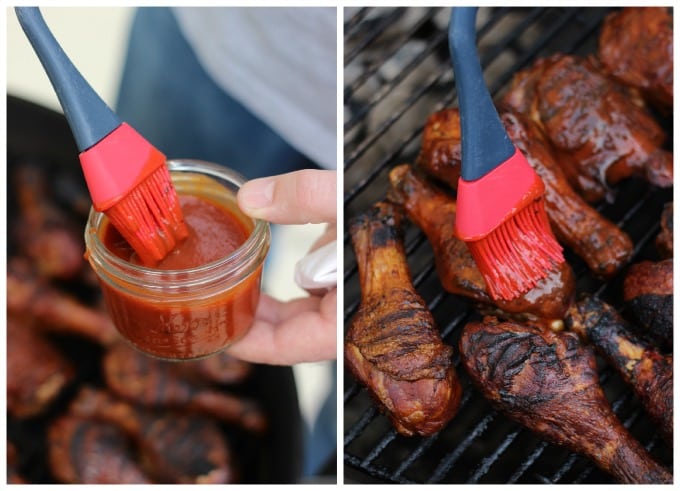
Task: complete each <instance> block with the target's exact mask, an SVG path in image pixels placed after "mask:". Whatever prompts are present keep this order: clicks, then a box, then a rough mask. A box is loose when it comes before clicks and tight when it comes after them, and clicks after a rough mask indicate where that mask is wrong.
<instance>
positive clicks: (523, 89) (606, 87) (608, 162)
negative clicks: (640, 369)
mask: <svg viewBox="0 0 680 491" xmlns="http://www.w3.org/2000/svg"><path fill="white" fill-rule="evenodd" d="M640 104H642V102H640ZM502 105H503V106H504V107H508V108H510V109H512V110H513V111H515V112H518V113H521V114H525V115H527V116H529V117H530V118H531V119H533V120H534V121H535V122H536V123H537V124H538V126H539V128H540V129H541V131H543V133H544V134H545V135H546V137H547V139H548V141H549V142H550V144H551V145H552V146H553V148H554V150H555V156H556V157H557V161H558V162H559V163H560V166H561V167H562V169H563V171H564V173H565V175H566V176H567V179H569V182H570V183H571V184H572V186H573V187H574V189H576V190H577V191H578V192H579V193H580V194H581V196H583V197H584V199H585V200H586V201H588V202H591V203H592V202H595V201H598V200H600V199H602V198H604V197H608V198H610V197H611V193H610V188H609V185H614V184H616V183H618V182H619V181H621V180H622V179H625V178H627V177H630V176H633V175H637V176H640V177H644V178H645V179H647V180H648V181H649V182H650V183H652V184H654V185H657V186H660V187H671V186H672V185H673V155H672V154H671V153H669V152H667V151H665V150H663V149H661V148H660V145H661V144H662V143H663V141H664V140H665V138H666V136H665V134H664V132H663V130H662V129H661V127H660V126H659V125H658V124H657V123H656V121H655V120H654V119H653V118H652V117H651V116H650V115H649V114H648V113H647V112H646V111H645V110H644V108H642V107H640V105H638V104H636V103H635V102H634V100H633V96H632V95H631V94H630V92H629V91H628V92H627V91H626V90H624V88H622V87H620V86H619V85H618V84H616V83H615V82H614V81H612V80H610V79H608V78H607V77H606V76H605V75H603V74H602V73H600V72H599V70H598V67H597V65H596V62H595V61H594V60H593V59H592V58H579V57H576V56H571V55H563V54H557V55H553V56H552V57H550V58H547V59H542V60H539V61H538V62H537V63H535V64H534V65H533V66H532V67H530V68H528V69H526V70H524V71H522V72H519V73H518V74H516V75H515V77H514V79H513V81H512V84H511V87H510V89H509V91H508V92H507V93H506V94H505V96H504V98H503V101H502Z"/></svg>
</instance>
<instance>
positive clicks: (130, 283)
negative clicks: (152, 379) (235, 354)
mask: <svg viewBox="0 0 680 491" xmlns="http://www.w3.org/2000/svg"><path fill="white" fill-rule="evenodd" d="M168 168H169V170H170V175H171V178H172V182H173V184H174V186H175V188H176V189H177V193H178V194H179V195H180V196H181V195H192V196H196V197H198V198H204V199H205V200H206V201H209V202H211V203H214V204H216V205H218V206H219V207H220V208H223V209H224V210H225V211H226V212H228V213H230V214H231V215H233V217H235V218H236V219H238V221H239V222H240V223H241V224H242V225H243V226H244V227H245V228H246V230H247V232H248V234H249V235H248V238H247V239H246V240H245V242H244V243H243V244H241V245H240V246H239V247H238V248H237V249H236V250H235V251H233V252H232V253H231V254H228V255H227V256H225V257H222V258H220V259H217V260H215V261H212V262H209V263H207V264H203V265H200V266H197V267H192V268H188V269H175V270H161V269H154V268H148V267H144V266H140V265H137V264H133V263H132V262H130V261H127V260H124V259H122V258H121V257H119V256H118V255H116V254H114V253H113V252H112V251H111V250H109V248H108V247H107V246H106V244H105V241H104V234H105V232H106V229H107V227H110V226H111V225H110V224H109V223H108V219H107V218H106V216H105V215H104V214H103V213H100V212H97V211H95V210H94V209H92V210H91V211H90V216H89V219H88V223H87V227H86V230H85V244H86V248H87V253H86V256H87V259H88V261H89V262H90V265H91V266H92V268H93V269H94V271H95V273H96V274H97V277H98V278H99V283H100V285H101V287H102V290H103V293H104V299H105V302H106V306H107V309H108V312H109V314H110V315H111V318H112V320H113V322H114V324H115V326H116V328H117V329H118V331H119V332H120V334H121V335H122V336H123V337H124V338H125V339H126V340H127V341H129V342H130V343H131V344H132V345H133V346H134V347H135V348H137V349H138V350H140V351H143V352H145V353H147V354H149V355H151V356H154V357H157V358H163V359H168V360H191V359H196V358H201V357H205V356H208V355H211V354H214V353H216V352H218V351H220V350H222V349H223V348H225V347H227V346H229V345H230V344H231V343H233V342H234V341H236V340H238V339H240V338H241V337H243V335H244V334H245V333H246V332H247V331H248V330H249V329H250V326H251V325H252V323H253V319H254V317H255V309H256V307H257V303H258V301H259V297H260V283H261V277H262V266H263V263H264V259H265V257H266V255H267V252H268V251H269V243H270V231H269V224H268V223H267V222H264V221H262V220H255V219H252V218H250V217H248V216H246V215H244V214H243V213H242V212H241V211H240V209H239V208H238V206H237V204H236V193H237V191H238V189H239V188H240V187H241V185H243V183H244V182H245V178H244V177H242V176H241V175H239V174H238V173H236V172H234V171H233V170H231V169H228V168H226V167H223V166H219V165H215V164H212V163H208V162H202V161H198V160H170V161H168Z"/></svg>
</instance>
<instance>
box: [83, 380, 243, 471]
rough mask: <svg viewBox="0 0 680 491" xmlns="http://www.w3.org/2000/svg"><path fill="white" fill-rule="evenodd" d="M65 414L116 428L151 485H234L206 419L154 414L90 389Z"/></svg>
mask: <svg viewBox="0 0 680 491" xmlns="http://www.w3.org/2000/svg"><path fill="white" fill-rule="evenodd" d="M70 413H71V414H72V415H74V416H79V417H81V418H88V419H92V420H95V421H101V422H104V423H109V424H112V425H115V426H116V427H118V428H120V429H121V430H122V431H123V432H124V433H125V435H126V436H127V437H128V438H130V439H131V440H132V441H133V442H134V443H135V444H136V446H137V448H138V450H139V452H140V455H141V457H140V460H141V462H143V464H144V470H145V471H146V472H147V474H148V475H150V476H152V477H153V480H154V481H156V482H161V483H177V484H224V483H229V482H233V480H234V477H235V476H234V471H233V469H232V461H231V451H230V449H229V447H228V446H227V443H226V442H225V441H224V439H223V438H222V433H221V431H220V428H219V426H218V425H217V424H216V423H215V422H213V421H212V420H211V419H206V418H203V417H201V416H189V415H180V414H173V413H170V412H167V413H164V414H156V413H154V412H152V411H149V410H145V409H143V408H138V407H135V406H133V405H131V404H128V403H127V402H124V401H122V400H120V399H116V398H115V397H113V396H111V395H110V394H108V393H106V392H103V391H98V390H94V389H90V388H84V389H81V391H80V392H79V393H78V396H77V397H76V398H75V399H74V400H73V402H72V403H71V407H70Z"/></svg>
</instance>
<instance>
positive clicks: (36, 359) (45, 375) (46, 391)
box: [7, 316, 75, 418]
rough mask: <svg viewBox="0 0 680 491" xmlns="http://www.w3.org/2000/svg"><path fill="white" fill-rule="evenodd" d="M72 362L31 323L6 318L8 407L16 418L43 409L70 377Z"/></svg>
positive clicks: (72, 375) (45, 408)
mask: <svg viewBox="0 0 680 491" xmlns="http://www.w3.org/2000/svg"><path fill="white" fill-rule="evenodd" d="M74 377H75V370H74V368H73V365H72V364H71V363H70V362H69V361H68V360H67V359H66V358H65V357H64V356H63V355H62V354H61V353H60V352H59V350H58V349H57V348H55V347H54V346H53V345H52V344H51V343H50V342H49V341H48V340H47V339H45V338H44V337H43V335H42V334H41V333H39V332H38V331H37V330H36V329H35V328H33V326H31V325H30V324H28V323H26V322H21V321H19V320H17V319H16V318H14V317H12V316H9V317H8V318H7V411H8V412H9V414H10V415H12V416H14V417H17V418H29V417H33V416H37V415H39V414H41V413H44V412H45V411H46V410H47V409H48V408H49V406H50V405H51V404H52V403H53V402H54V401H55V400H56V398H57V397H58V396H59V394H61V393H62V391H63V390H64V389H65V388H66V387H67V386H68V385H69V384H70V383H71V381H73V379H74Z"/></svg>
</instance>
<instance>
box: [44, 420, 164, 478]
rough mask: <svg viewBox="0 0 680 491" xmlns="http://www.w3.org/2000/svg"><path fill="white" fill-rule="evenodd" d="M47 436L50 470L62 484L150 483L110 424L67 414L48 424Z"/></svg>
mask: <svg viewBox="0 0 680 491" xmlns="http://www.w3.org/2000/svg"><path fill="white" fill-rule="evenodd" d="M47 438H48V442H49V448H48V459H49V464H50V470H51V471H52V474H53V475H54V477H55V478H56V479H57V480H58V481H60V482H62V483H64V484H151V481H150V480H149V478H148V477H147V476H146V475H145V474H144V472H143V471H142V469H141V468H140V467H139V465H138V464H137V463H136V462H135V455H134V450H133V449H132V448H131V446H130V442H129V441H128V438H127V437H126V436H125V434H124V433H123V432H122V431H121V430H120V429H119V428H117V427H115V426H113V425H110V424H107V423H102V422H98V421H94V420H92V419H88V418H80V417H77V416H71V415H68V414H67V415H64V416H61V417H60V418H58V419H57V420H56V421H54V422H53V423H52V424H51V425H50V427H49V429H48V432H47Z"/></svg>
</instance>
